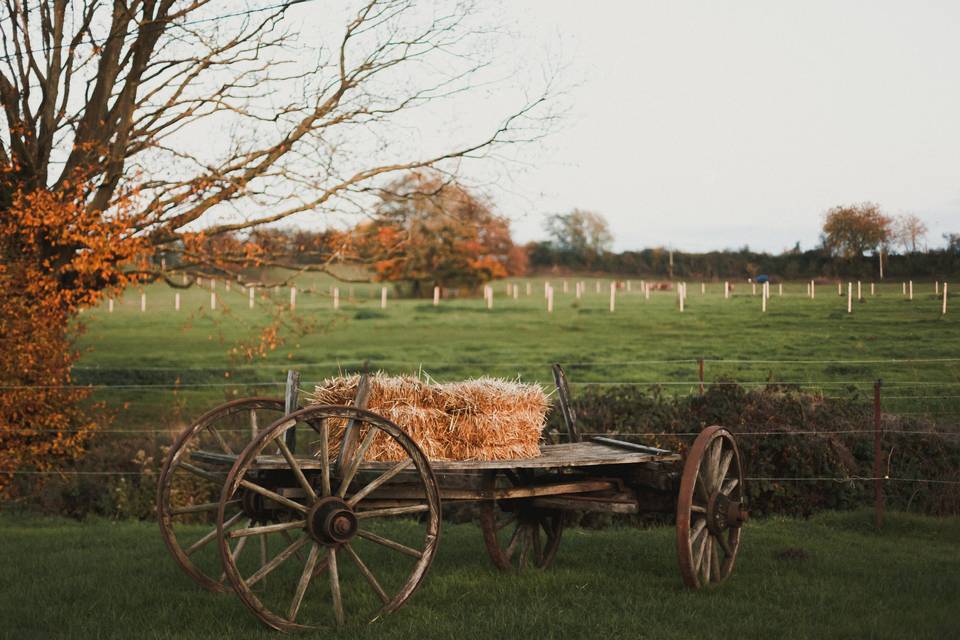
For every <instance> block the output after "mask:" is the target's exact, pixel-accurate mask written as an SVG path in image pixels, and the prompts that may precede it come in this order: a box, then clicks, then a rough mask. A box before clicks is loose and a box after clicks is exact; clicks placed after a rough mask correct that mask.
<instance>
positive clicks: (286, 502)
mask: <svg viewBox="0 0 960 640" xmlns="http://www.w3.org/2000/svg"><path fill="white" fill-rule="evenodd" d="M240 486H241V487H243V488H245V489H250V490H251V491H255V492H257V493H259V494H260V495H262V496H263V497H265V498H270V499H271V500H273V501H274V502H277V503H279V504H282V505H283V506H285V507H289V508H291V509H293V510H295V511H299V512H300V513H306V512H307V508H306V507H305V506H303V505H302V504H300V503H299V502H294V501H293V500H291V499H290V498H285V497H284V496H282V495H280V494H279V493H274V492H273V491H270V489H266V488H264V487H261V486H260V485H258V484H254V483H252V482H250V481H249V480H241V481H240Z"/></svg>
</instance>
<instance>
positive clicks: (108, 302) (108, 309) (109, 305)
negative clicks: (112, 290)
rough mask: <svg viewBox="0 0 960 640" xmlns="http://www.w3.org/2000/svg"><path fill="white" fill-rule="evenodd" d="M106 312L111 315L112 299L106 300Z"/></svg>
mask: <svg viewBox="0 0 960 640" xmlns="http://www.w3.org/2000/svg"><path fill="white" fill-rule="evenodd" d="M177 295H180V294H177ZM107 311H109V312H110V313H113V298H110V299H109V300H107Z"/></svg>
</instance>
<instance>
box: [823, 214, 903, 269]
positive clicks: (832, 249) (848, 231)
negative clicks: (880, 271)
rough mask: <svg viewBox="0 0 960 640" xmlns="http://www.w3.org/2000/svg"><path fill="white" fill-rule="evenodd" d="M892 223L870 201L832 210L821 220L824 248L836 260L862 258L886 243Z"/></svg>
mask: <svg viewBox="0 0 960 640" xmlns="http://www.w3.org/2000/svg"><path fill="white" fill-rule="evenodd" d="M891 223H892V220H891V219H890V218H889V217H887V216H886V215H884V214H883V212H882V211H881V210H880V207H879V205H876V204H873V203H872V202H864V203H862V204H855V205H848V206H838V207H834V208H832V209H830V210H829V211H827V213H826V215H825V217H824V222H823V235H822V236H821V238H822V241H823V247H824V249H825V250H826V251H827V252H828V253H829V254H830V255H832V256H836V257H841V258H857V257H860V256H863V255H864V253H865V252H867V251H877V250H878V249H880V248H881V247H882V246H884V245H886V244H887V243H888V242H889V240H890V237H891Z"/></svg>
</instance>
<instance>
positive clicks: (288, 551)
mask: <svg viewBox="0 0 960 640" xmlns="http://www.w3.org/2000/svg"><path fill="white" fill-rule="evenodd" d="M308 542H310V537H309V536H301V537H300V538H298V539H296V540H294V541H293V542H292V543H291V544H290V546H288V547H286V548H285V549H283V550H282V551H281V552H280V553H278V554H277V555H275V556H274V557H273V559H272V560H270V562H268V563H266V564H265V565H263V566H262V567H260V568H259V569H257V571H256V573H254V574H253V575H252V576H250V577H249V578H247V580H246V585H247V586H248V587H250V586H252V585H254V584H256V583H257V582H259V581H260V580H262V579H263V578H265V577H266V576H267V574H268V573H270V572H271V571H273V570H274V569H276V568H277V567H279V566H280V564H281V563H282V562H283V561H284V560H286V559H287V558H289V557H290V556H292V555H293V554H295V553H296V554H298V555H299V553H300V548H301V547H303V546H304V545H305V544H307V543H308Z"/></svg>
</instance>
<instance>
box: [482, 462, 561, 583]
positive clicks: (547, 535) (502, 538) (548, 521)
mask: <svg viewBox="0 0 960 640" xmlns="http://www.w3.org/2000/svg"><path fill="white" fill-rule="evenodd" d="M507 477H508V478H510V475H508V476H507ZM518 480H519V479H513V478H511V482H513V483H514V484H516V482H517V481H518ZM496 484H497V472H496V471H492V472H489V473H487V474H484V478H483V487H482V488H483V491H484V493H487V492H491V491H493V489H494V488H495V487H496ZM563 527H564V513H563V511H560V510H558V509H538V508H535V507H532V506H530V504H529V501H526V500H497V499H490V500H484V501H482V502H481V503H480V529H481V530H482V531H483V541H484V543H485V544H486V547H487V554H488V555H489V556H490V560H491V561H492V562H493V564H494V566H496V567H497V568H498V569H500V570H501V571H523V570H524V569H526V568H528V567H530V566H533V567H536V568H537V569H547V568H549V567H550V565H551V564H552V563H553V559H554V558H555V557H556V555H557V550H558V549H559V548H560V537H561V536H562V535H563Z"/></svg>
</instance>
